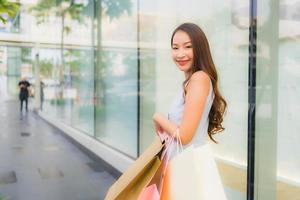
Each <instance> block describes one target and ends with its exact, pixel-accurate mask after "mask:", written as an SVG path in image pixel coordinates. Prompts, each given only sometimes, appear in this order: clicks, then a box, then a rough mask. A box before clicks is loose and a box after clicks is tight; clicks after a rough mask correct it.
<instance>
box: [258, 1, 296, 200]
mask: <svg viewBox="0 0 300 200" xmlns="http://www.w3.org/2000/svg"><path fill="white" fill-rule="evenodd" d="M299 6H300V1H299V0H296V1H292V0H275V1H264V2H260V3H259V4H258V5H257V7H258V8H257V10H258V12H257V13H258V17H257V67H256V69H257V72H256V76H257V86H256V88H257V91H256V95H257V96H256V108H257V111H256V113H257V116H256V154H255V170H256V174H255V175H256V176H255V180H256V181H255V184H256V187H255V188H256V195H255V197H256V199H277V200H284V199H297V198H299V195H300V171H299V168H300V162H299V158H298V157H299V156H298V155H299V154H300V148H299V145H298V141H299V140H300V136H299V129H300V125H299V122H298V121H299V119H300V114H299V113H300V112H299V111H300V107H299V96H300V90H299V84H300V69H299V62H300V57H299V53H298V52H299V50H300V45H299V44H300V43H299V34H300V29H299V23H300V22H299V21H300V17H299Z"/></svg>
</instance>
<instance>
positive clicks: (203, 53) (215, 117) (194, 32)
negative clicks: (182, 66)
mask: <svg viewBox="0 0 300 200" xmlns="http://www.w3.org/2000/svg"><path fill="white" fill-rule="evenodd" d="M177 31H183V32H185V33H187V34H188V35H189V37H190V39H191V42H192V47H193V54H194V59H193V64H192V67H191V69H190V71H189V73H188V74H189V76H188V77H187V79H186V80H185V81H184V82H183V88H184V91H185V87H184V86H185V85H186V83H187V82H188V81H189V79H190V78H191V76H192V74H193V73H195V72H197V71H204V72H206V73H207V74H208V75H209V77H210V79H211V81H212V86H213V91H214V94H215V98H214V101H213V104H212V107H211V109H210V112H209V125H208V135H209V137H210V139H211V140H212V141H214V142H215V143H217V142H216V140H215V139H214V138H213V135H214V134H216V133H219V132H221V131H223V130H224V129H225V128H224V127H223V126H222V122H223V117H224V113H225V111H226V107H227V103H226V101H225V99H224V98H223V97H222V95H221V93H220V91H219V88H218V73H217V70H216V67H215V64H214V62H213V59H212V56H211V52H210V48H209V43H208V40H207V38H206V36H205V34H204V32H203V31H202V29H201V28H200V27H199V26H198V25H196V24H193V23H184V24H181V25H180V26H178V27H177V28H176V29H175V30H174V32H173V34H172V37H171V46H172V45H173V37H174V35H175V33H176V32H177ZM185 92H186V91H185Z"/></svg>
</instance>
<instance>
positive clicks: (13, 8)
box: [0, 0, 20, 23]
mask: <svg viewBox="0 0 300 200" xmlns="http://www.w3.org/2000/svg"><path fill="white" fill-rule="evenodd" d="M19 9H20V4H19V3H16V2H8V1H7V0H0V21H2V23H6V22H7V19H5V15H7V16H9V17H11V18H14V17H16V15H17V14H18V12H19Z"/></svg>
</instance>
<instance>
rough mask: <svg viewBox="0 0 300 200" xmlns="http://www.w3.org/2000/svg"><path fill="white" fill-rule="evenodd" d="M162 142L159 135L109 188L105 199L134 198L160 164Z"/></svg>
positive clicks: (124, 199) (121, 199) (120, 199)
mask: <svg viewBox="0 0 300 200" xmlns="http://www.w3.org/2000/svg"><path fill="white" fill-rule="evenodd" d="M163 147H164V143H163V142H162V141H161V140H160V138H159V137H156V138H155V140H154V142H153V143H152V144H151V145H150V146H149V147H148V148H147V149H146V151H145V152H144V153H143V154H142V155H141V156H140V157H139V158H138V159H137V160H136V161H135V162H134V163H133V164H132V165H131V166H130V167H129V168H128V169H127V170H126V171H125V172H124V173H123V174H122V175H121V176H120V178H119V179H118V180H117V181H116V182H115V183H114V184H113V185H112V186H111V187H110V188H109V190H108V192H107V194H106V197H105V200H136V199H138V197H139V195H140V193H141V191H142V190H143V188H145V186H146V185H148V184H149V182H150V181H151V179H152V178H153V176H154V174H155V172H156V171H157V169H158V168H159V166H160V163H161V161H160V154H161V153H162V150H163Z"/></svg>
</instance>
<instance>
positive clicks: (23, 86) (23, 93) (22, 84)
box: [18, 77, 30, 113]
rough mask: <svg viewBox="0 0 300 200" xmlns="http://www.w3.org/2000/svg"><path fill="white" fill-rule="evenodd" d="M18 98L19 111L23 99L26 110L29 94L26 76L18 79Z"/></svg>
mask: <svg viewBox="0 0 300 200" xmlns="http://www.w3.org/2000/svg"><path fill="white" fill-rule="evenodd" d="M18 85H19V89H20V92H19V99H20V104H21V109H20V110H21V113H22V110H23V102H24V101H25V108H26V112H27V111H28V97H29V94H30V83H29V82H28V81H27V79H26V77H23V78H22V79H21V81H19V84H18Z"/></svg>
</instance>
